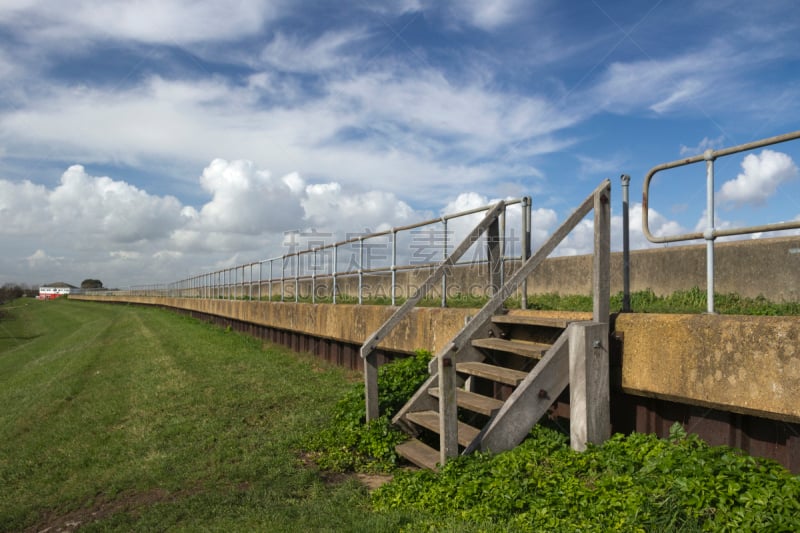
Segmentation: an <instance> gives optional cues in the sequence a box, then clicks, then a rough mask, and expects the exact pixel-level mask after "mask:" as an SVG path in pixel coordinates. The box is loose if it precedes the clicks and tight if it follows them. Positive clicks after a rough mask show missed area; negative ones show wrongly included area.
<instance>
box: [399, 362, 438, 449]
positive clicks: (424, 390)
mask: <svg viewBox="0 0 800 533" xmlns="http://www.w3.org/2000/svg"><path fill="white" fill-rule="evenodd" d="M438 385H439V375H438V374H436V373H434V374H433V375H432V376H430V377H429V378H428V379H427V380H425V383H423V384H422V385H421V386H420V387H419V388H418V389H417V391H416V392H415V393H414V394H413V395H412V396H411V398H410V399H409V400H408V401H407V402H406V403H405V405H404V406H403V407H401V408H400V410H399V411H398V412H397V414H396V415H394V418H392V424H394V425H396V426H400V427H401V428H402V429H403V431H405V432H406V433H408V434H409V435H414V436H416V435H417V433H418V431H417V429H416V428H415V427H414V425H413V424H410V423H408V422H406V420H405V418H406V415H407V414H408V413H415V412H417V411H429V410H431V409H439V400H438V399H436V398H434V397H433V396H431V395H430V394H428V389H430V388H432V387H437V386H438Z"/></svg>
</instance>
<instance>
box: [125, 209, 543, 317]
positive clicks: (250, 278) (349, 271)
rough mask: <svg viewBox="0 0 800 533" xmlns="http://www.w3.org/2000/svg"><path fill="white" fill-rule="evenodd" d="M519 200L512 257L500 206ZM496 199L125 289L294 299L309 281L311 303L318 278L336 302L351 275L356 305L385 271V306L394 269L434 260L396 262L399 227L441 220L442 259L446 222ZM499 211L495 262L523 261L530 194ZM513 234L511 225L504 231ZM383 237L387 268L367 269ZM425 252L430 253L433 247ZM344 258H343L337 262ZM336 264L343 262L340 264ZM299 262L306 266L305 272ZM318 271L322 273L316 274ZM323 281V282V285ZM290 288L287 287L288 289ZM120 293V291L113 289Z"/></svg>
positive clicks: (170, 294) (158, 293) (527, 247)
mask: <svg viewBox="0 0 800 533" xmlns="http://www.w3.org/2000/svg"><path fill="white" fill-rule="evenodd" d="M516 204H519V205H520V206H521V211H522V216H521V227H520V232H519V238H518V239H519V242H520V250H519V255H517V256H511V257H509V256H506V255H505V253H506V251H507V246H506V245H507V242H508V241H509V240H511V239H509V236H508V235H507V234H506V233H507V232H506V208H507V207H508V206H512V205H516ZM495 205H496V204H492V205H487V206H483V207H479V208H476V209H470V210H467V211H460V212H458V213H453V214H448V215H444V216H442V217H440V218H435V219H430V220H425V221H423V222H418V223H416V224H409V225H406V226H399V227H394V228H391V229H388V230H385V231H379V232H375V233H369V234H365V235H358V236H356V237H352V238H349V239H345V240H343V241H339V242H335V243H333V244H322V245H320V246H316V247H311V246H309V248H308V249H306V250H298V251H294V252H290V253H287V254H284V255H282V256H279V257H274V258H271V259H265V260H262V261H255V262H252V263H246V264H242V265H237V266H234V267H230V268H225V269H220V270H216V271H213V272H207V273H203V274H199V275H195V276H191V277H188V278H186V279H182V280H179V281H175V282H171V283H166V284H151V285H138V286H132V287H131V288H130V289H129V290H128V291H126V292H127V293H128V294H130V295H140V296H160V297H193V298H215V299H237V298H248V299H258V300H262V299H264V298H268V299H269V300H273V299H276V298H279V299H280V301H287V300H289V301H292V300H293V301H295V302H298V301H300V298H301V296H300V292H301V291H300V286H301V284H306V285H309V284H310V290H309V292H310V296H311V302H312V303H317V300H318V299H321V298H320V297H319V296H318V290H317V289H318V287H320V286H321V285H320V283H322V281H328V282H329V283H330V285H329V287H330V300H331V301H332V303H334V304H336V303H339V301H338V300H339V299H340V296H341V293H340V290H339V284H340V282H342V280H344V279H345V278H353V277H357V301H358V303H359V304H362V303H363V302H364V287H365V284H364V279H365V276H368V275H382V274H383V275H386V274H388V275H391V282H390V285H391V289H390V295H391V305H397V299H398V294H397V288H398V283H397V275H398V272H403V271H408V270H414V269H430V268H433V267H435V266H437V265H438V264H439V262H438V261H437V262H428V263H417V264H407V265H401V264H399V262H398V235H399V234H401V233H403V232H413V231H414V230H418V229H419V228H424V227H426V226H433V225H441V231H440V232H438V233H437V235H439V236H440V239H439V240H438V241H437V242H436V254H441V255H440V257H441V258H442V260H447V258H448V256H449V253H450V252H449V249H450V247H451V246H452V244H451V243H450V242H449V239H448V236H449V232H448V222H449V221H451V220H454V219H457V218H460V217H465V216H469V215H473V214H477V213H482V212H485V211H488V210H490V209H492V208H493V207H494V206H495ZM503 205H504V207H503V210H502V213H501V214H500V216H499V221H500V233H499V235H500V243H499V245H500V250H501V253H500V255H501V259H500V260H501V264H502V262H503V261H505V260H508V259H520V260H523V261H524V260H525V259H527V257H528V256H529V255H530V247H531V244H530V235H531V200H530V197H527V196H526V197H522V198H517V199H513V200H506V201H504V202H503ZM510 233H511V238H512V239H513V238H514V236H513V229H512V230H511V231H510ZM381 238H382V239H384V240H385V241H387V242H384V243H383V244H384V245H387V246H390V254H391V256H390V258H391V264H390V265H389V266H387V267H378V268H370V264H369V260H368V258H367V257H366V256H367V255H368V254H369V253H370V246H375V245H374V244H371V243H370V242H369V241H370V240H374V239H381ZM345 247H351V248H353V247H354V248H355V251H354V252H352V253H351V255H350V257H349V261H348V258H347V257H342V255H343V254H341V250H342V249H344V248H345ZM428 255H430V256H433V255H435V254H434V253H433V252H431V253H429V254H428ZM343 259H344V261H343ZM342 263H346V264H345V266H344V268H341V267H342ZM301 265H306V267H305V271H304V268H303V267H302V266H301ZM504 270H505V269H504V268H501V269H500V276H501V283H502V276H503V275H504ZM321 271H322V273H320V272H321ZM441 284H442V285H441V305H442V307H445V306H446V305H447V297H448V292H449V291H448V279H447V275H444V276H443V277H442V280H441ZM326 286H328V285H327V284H326ZM289 287H292V289H293V290H288V288H289ZM116 294H120V292H116ZM521 296H522V302H521V304H522V305H523V306H527V294H526V291H525V290H523V291H522V292H521Z"/></svg>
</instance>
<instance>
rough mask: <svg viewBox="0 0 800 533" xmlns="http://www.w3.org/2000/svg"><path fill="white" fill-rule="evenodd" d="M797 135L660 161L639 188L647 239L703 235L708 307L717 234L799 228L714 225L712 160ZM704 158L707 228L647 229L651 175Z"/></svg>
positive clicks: (797, 223)
mask: <svg viewBox="0 0 800 533" xmlns="http://www.w3.org/2000/svg"><path fill="white" fill-rule="evenodd" d="M795 139H800V131H795V132H792V133H785V134H783V135H777V136H775V137H769V138H766V139H761V140H759V141H754V142H750V143H746V144H740V145H738V146H732V147H730V148H724V149H722V150H710V149H709V150H706V151H705V152H703V153H702V154H700V155H696V156H694V157H689V158H686V159H679V160H677V161H672V162H670V163H663V164H661V165H658V166H655V167H653V168H651V169H650V171H649V172H648V173H647V175H646V176H645V179H644V186H643V189H642V231H643V232H644V235H645V237H647V240H649V241H650V242H655V243H668V242H679V241H690V240H695V239H705V241H706V294H707V297H706V299H707V311H708V312H709V313H713V312H714V241H715V240H716V239H717V238H718V237H730V236H734V235H747V234H750V233H764V232H770V231H779V230H787V229H797V228H800V220H794V221H790V222H779V223H773V224H762V225H757V226H747V227H741V228H730V229H717V228H715V227H714V161H715V160H717V159H719V158H720V157H725V156H728V155H733V154H738V153H740V152H746V151H748V150H755V149H756V148H763V147H765V146H771V145H773V144H779V143H783V142H787V141H792V140H795ZM700 161H705V163H706V229H705V231H702V232H699V231H698V232H694V233H685V234H683V235H670V236H662V237H657V236H655V235H653V233H652V232H651V231H650V222H649V208H648V206H649V192H650V182H651V181H652V179H653V177H654V176H655V175H656V174H657V173H659V172H662V171H664V170H669V169H672V168H677V167H682V166H686V165H691V164H694V163H699V162H700Z"/></svg>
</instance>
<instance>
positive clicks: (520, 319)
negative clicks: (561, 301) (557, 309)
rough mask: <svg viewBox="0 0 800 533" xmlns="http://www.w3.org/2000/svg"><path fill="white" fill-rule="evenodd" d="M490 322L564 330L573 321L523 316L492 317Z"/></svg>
mask: <svg viewBox="0 0 800 533" xmlns="http://www.w3.org/2000/svg"><path fill="white" fill-rule="evenodd" d="M492 322H494V323H495V324H498V325H503V326H505V325H507V326H543V327H547V328H561V329H566V327H567V326H569V324H570V322H575V320H574V319H567V318H552V317H543V316H542V317H539V316H525V315H494V316H493V317H492Z"/></svg>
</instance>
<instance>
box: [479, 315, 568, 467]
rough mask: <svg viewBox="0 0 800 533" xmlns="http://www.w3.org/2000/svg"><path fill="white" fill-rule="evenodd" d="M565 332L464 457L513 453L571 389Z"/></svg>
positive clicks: (566, 331)
mask: <svg viewBox="0 0 800 533" xmlns="http://www.w3.org/2000/svg"><path fill="white" fill-rule="evenodd" d="M569 330H570V328H567V329H566V330H564V332H563V333H562V334H561V336H559V338H558V340H556V342H555V343H554V344H553V346H552V347H551V348H550V349H549V350H548V351H547V353H546V354H545V356H544V357H543V358H542V359H541V361H539V363H538V364H537V365H536V366H535V367H534V368H533V370H532V371H531V372H530V374H528V376H527V377H526V378H525V379H524V380H523V381H522V382H521V383H520V384H519V386H518V387H517V388H516V389H515V390H514V392H513V393H512V394H511V396H509V397H508V399H507V400H506V402H505V403H504V404H503V407H501V408H500V410H499V411H498V412H497V414H495V416H494V417H492V419H491V420H490V421H489V423H488V424H487V425H486V427H485V428H484V429H483V431H481V433H480V434H479V435H478V437H477V438H476V439H475V440H474V441H473V442H472V443H470V445H469V446H467V447H466V449H465V450H464V452H463V454H464V455H466V454H468V453H472V452H473V451H475V450H478V449H479V450H482V451H492V452H495V453H497V452H501V451H506V450H510V449H512V448H514V447H516V446H517V445H519V443H520V442H522V440H523V439H524V438H525V436H526V435H527V434H528V433H529V432H530V431H531V429H532V428H533V426H534V425H536V423H537V422H538V421H539V419H541V418H542V416H544V414H545V413H546V412H547V410H548V409H549V408H550V406H551V405H552V404H553V402H554V401H555V400H556V398H558V396H559V395H560V394H561V393H562V392H564V389H566V388H567V385H569V334H568V332H569Z"/></svg>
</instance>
